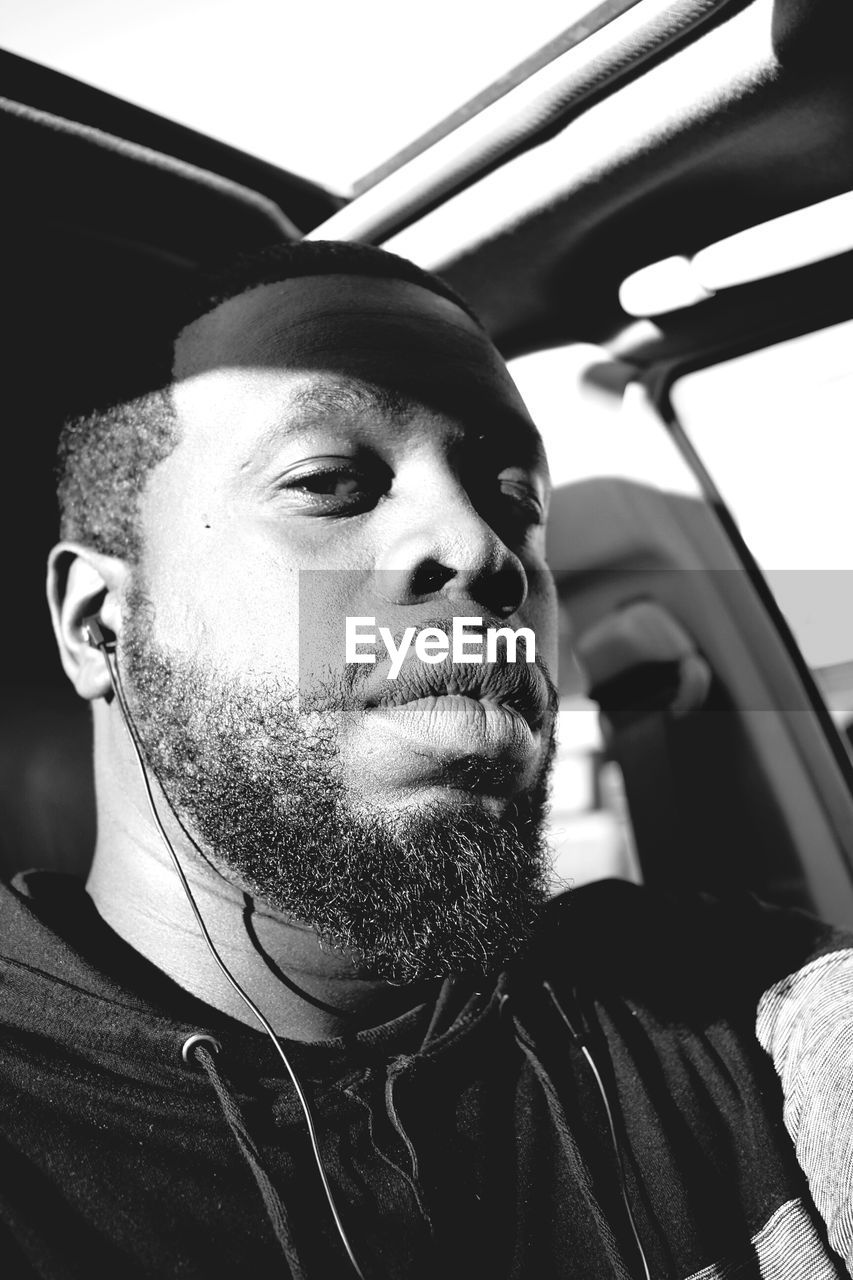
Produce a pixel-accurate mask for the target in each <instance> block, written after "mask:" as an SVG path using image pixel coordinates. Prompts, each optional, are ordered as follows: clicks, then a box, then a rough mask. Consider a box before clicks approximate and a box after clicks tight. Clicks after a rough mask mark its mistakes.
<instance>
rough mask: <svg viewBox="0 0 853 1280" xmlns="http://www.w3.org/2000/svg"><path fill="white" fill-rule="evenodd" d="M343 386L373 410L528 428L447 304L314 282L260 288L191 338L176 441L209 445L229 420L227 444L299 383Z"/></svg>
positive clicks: (498, 363)
mask: <svg viewBox="0 0 853 1280" xmlns="http://www.w3.org/2000/svg"><path fill="white" fill-rule="evenodd" d="M347 380H352V382H353V383H355V384H366V385H369V386H371V387H372V388H374V389H376V391H377V392H378V393H379V402H380V403H382V402H383V400H384V402H386V403H388V404H389V405H393V404H395V403H407V402H408V403H414V404H418V405H422V406H425V407H426V408H428V409H430V410H433V411H435V412H439V413H443V414H450V415H452V416H453V417H454V418H459V419H463V420H464V419H466V418H468V417H474V418H476V419H478V420H482V419H487V418H488V417H489V415H490V414H491V413H498V414H499V415H500V416H501V417H502V418H504V419H505V418H506V417H507V416H508V415H511V416H512V417H514V418H515V419H516V420H524V421H525V422H527V423H529V417H528V415H527V411H526V409H525V407H524V405H523V402H522V401H521V399H520V397H519V395H518V392H517V390H516V388H515V385H514V383H513V382H512V379H511V378H510V376H509V373H508V372H507V369H506V365H505V364H504V362H503V360H502V358H501V356H500V354H499V353H498V352H497V350H496V349H495V347H494V346H493V344H492V343H491V342H490V341H489V339H488V337H487V336H486V334H485V333H484V332H483V331H482V330H480V329H479V327H478V326H477V325H476V324H475V323H474V322H473V321H472V320H471V319H470V317H468V316H467V315H466V314H465V312H463V311H462V310H461V309H460V308H459V307H457V306H456V305H455V304H454V303H452V302H450V301H449V300H448V299H445V298H442V297H439V296H438V295H436V294H433V293H432V292H431V291H430V290H428V289H425V288H422V287H421V286H420V285H416V284H410V283H408V282H405V281H398V280H384V279H373V278H369V277H359V276H316V277H304V278H298V279H294V280H288V281H284V282H281V283H276V284H270V285H262V286H260V287H258V288H255V289H252V290H250V291H249V292H248V293H245V294H243V295H241V296H240V297H238V298H233V299H229V300H228V301H227V302H225V303H223V304H221V305H220V306H219V307H217V308H216V309H215V310H214V311H212V312H210V313H209V314H208V315H206V316H203V317H201V319H200V320H197V321H195V322H194V323H193V324H192V325H190V326H188V328H187V329H185V330H184V332H183V333H182V334H181V336H180V338H179V340H178V343H177V345H176V350H175V364H174V385H175V402H176V408H177V410H178V416H179V419H180V421H181V426H182V428H183V431H182V434H183V433H184V432H193V431H195V430H202V432H203V433H204V434H208V433H209V432H210V431H211V430H212V429H213V428H214V420H219V426H220V427H222V426H224V425H225V424H224V423H223V422H222V421H221V420H222V418H223V417H224V416H229V415H230V417H229V426H228V430H229V431H230V432H231V433H233V432H235V431H239V430H241V428H244V427H245V429H247V430H251V428H252V426H253V425H256V426H257V427H258V428H259V429H260V428H262V427H264V426H265V425H268V419H269V414H270V413H272V412H274V411H275V407H276V403H275V402H276V401H279V402H281V401H282V400H284V401H286V400H287V397H288V394H290V395H293V394H295V393H296V391H297V388H298V387H299V386H303V385H304V384H305V382H306V381H310V382H312V383H314V384H316V383H318V382H324V381H328V382H329V383H334V384H336V385H338V386H340V385H341V384H342V383H344V384H345V383H346V382H347ZM235 415H236V417H237V418H238V419H239V420H237V421H235Z"/></svg>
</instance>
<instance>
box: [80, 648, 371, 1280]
mask: <svg viewBox="0 0 853 1280" xmlns="http://www.w3.org/2000/svg"><path fill="white" fill-rule="evenodd" d="M98 648H100V649H101V651H102V653H103V655H104V657H105V659H106V663H107V668H108V670H109V673H110V679H111V680H112V684H113V688H114V689H115V693H116V699H117V701H118V704H119V708H120V710H121V714H122V719H123V721H124V724H125V728H126V729H127V734H128V737H129V738H130V741H131V744H132V746H133V749H134V752H135V754H136V759H137V762H138V764H139V768H140V770H141V773H142V780H143V783H144V784H145V794H146V796H147V799H148V805H149V808H150V810H151V816H152V817H153V819H154V822H155V824H156V826H157V830H158V831H159V833H160V835H161V837H162V839H163V842H164V843H165V845H166V848H167V849H168V851H169V855H170V857H171V860H172V865H173V866H174V869H175V871H176V873H177V875H178V879H179V880H180V882H181V886H182V888H183V891H184V893H185V895H186V898H187V901H188V903H189V905H190V908H191V910H192V913H193V915H194V917H195V921H196V924H197V925H198V927H199V930H200V932H201V935H202V937H203V938H204V941H205V943H206V944H207V948H208V950H209V951H210V953H211V955H212V956H213V959H214V960H215V962H216V964H217V965H218V967H219V969H220V971H221V972H222V974H223V976H224V977H225V978H226V979H227V981H228V982H229V983H230V985H231V986H232V988H233V989H234V991H235V992H236V993H237V995H238V996H239V997H240V999H241V1000H242V1001H243V1003H244V1004H245V1005H246V1007H247V1008H248V1009H249V1010H250V1012H251V1014H252V1016H253V1017H254V1018H255V1019H256V1021H258V1022H259V1023H260V1025H261V1026H262V1027H263V1029H264V1031H265V1032H266V1033H267V1035H268V1036H269V1038H270V1040H272V1043H273V1044H274V1045H275V1049H276V1052H277V1053H278V1056H279V1057H280V1058H281V1061H282V1063H283V1064H284V1068H285V1070H286V1071H287V1074H288V1076H289V1077H290V1080H291V1082H292V1084H293V1087H294V1089H295V1091H296V1096H297V1098H298V1099H299V1103H300V1105H301V1107H302V1112H303V1115H304V1117H305V1124H306V1127H307V1129H308V1136H309V1139H310V1141H311V1149H312V1151H313V1154H314V1161H315V1164H316V1166H317V1170H318V1172H319V1174H320V1179H321V1181H322V1184H323V1190H324V1192H325V1194H326V1199H327V1201H328V1204H329V1208H330V1210H331V1213H332V1217H333V1218H334V1221H335V1226H336V1227H337V1231H338V1235H339V1236H340V1239H341V1243H342V1244H343V1246H344V1249H345V1250H346V1253H347V1257H348V1258H349V1261H350V1263H351V1265H352V1268H353V1270H354V1272H355V1274H356V1275H357V1276H358V1278H359V1280H365V1278H364V1274H363V1272H362V1270H361V1267H360V1266H359V1265H358V1262H357V1260H356V1257H355V1254H354V1252H353V1249H352V1246H351V1244H350V1242H349V1238H348V1236H347V1233H346V1231H345V1229H344V1225H343V1222H342V1221H341V1217H340V1214H339V1212H338V1207H337V1205H336V1203H335V1197H334V1193H333V1191H332V1187H331V1184H330V1182H329V1179H328V1176H327V1174H326V1169H325V1166H324V1164H323V1158H322V1156H321V1154H320V1145H319V1142H318V1140H317V1131H316V1128H315V1125H314V1118H313V1116H312V1114H311V1107H310V1105H309V1102H308V1098H307V1097H306V1094H305V1091H304V1089H303V1087H302V1084H301V1083H300V1080H299V1077H298V1076H297V1074H296V1072H295V1070H294V1068H293V1066H292V1065H291V1063H290V1061H289V1059H288V1057H287V1054H286V1053H285V1052H284V1050H283V1049H282V1047H281V1044H280V1042H279V1039H278V1036H277V1035H276V1033H275V1031H274V1030H273V1028H272V1026H271V1025H270V1023H269V1021H268V1020H267V1018H266V1017H265V1016H264V1014H263V1013H262V1012H261V1010H260V1009H259V1008H258V1006H257V1005H256V1004H255V1002H254V1000H252V998H251V996H250V995H249V994H248V993H247V992H246V991H245V990H244V989H243V987H242V986H241V985H240V983H239V982H238V981H237V979H236V978H235V977H234V975H233V973H232V972H231V970H230V969H229V968H228V966H227V965H226V963H225V961H224V960H223V959H222V957H221V956H220V954H219V952H218V951H217V949H216V946H215V944H214V942H213V939H212V938H211V936H210V933H209V931H208V928H207V925H206V924H205V923H204V920H203V918H202V915H201V912H200V911H199V908H198V904H197V903H196V900H195V898H194V897H193V893H192V890H191V889H190V885H189V881H188V880H187V877H186V874H185V872H184V869H183V867H182V866H181V864H180V861H179V859H178V855H177V853H176V852H175V849H174V846H173V845H172V842H171V840H170V839H169V836H168V833H167V831H166V828H165V827H164V826H163V823H162V821H161V819H160V814H159V813H158V811H157V806H156V804H155V801H154V794H153V791H152V789H151V783H150V781H149V778H148V770H147V768H146V766H145V760H144V757H143V754H142V748H141V746H140V743H139V736H138V733H137V729H136V725H135V723H134V720H133V717H132V715H131V713H130V708H129V706H128V704H127V699H126V698H125V695H124V686H123V684H122V680H121V674H120V672H119V669H118V661H115V662H114V661H113V658H112V655H111V654H110V652H109V649H108V648H107V645H106V643H101V644H99V645H98ZM166 802H167V804H168V797H166Z"/></svg>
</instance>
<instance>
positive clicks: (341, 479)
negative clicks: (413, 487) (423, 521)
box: [278, 458, 390, 515]
mask: <svg viewBox="0 0 853 1280" xmlns="http://www.w3.org/2000/svg"><path fill="white" fill-rule="evenodd" d="M389 484H390V476H389V474H388V473H387V471H386V469H384V468H380V467H378V466H377V467H371V466H367V465H364V464H361V463H358V462H355V461H353V460H352V459H344V458H329V459H322V460H315V461H312V462H311V463H306V464H304V465H301V466H300V467H298V468H294V469H293V470H292V471H290V472H288V473H287V474H286V475H285V476H283V477H282V478H281V480H280V481H279V485H278V488H279V490H280V492H282V493H283V494H284V495H285V496H286V497H287V498H288V499H290V500H291V501H292V502H293V503H294V504H295V505H296V506H298V507H301V508H302V509H303V510H304V511H306V512H307V513H309V514H314V515H357V514H359V513H360V512H362V511H367V510H369V509H370V508H371V507H373V506H375V505H376V503H377V502H378V501H379V499H380V498H381V497H382V495H383V494H384V493H386V492H387V491H388V487H389Z"/></svg>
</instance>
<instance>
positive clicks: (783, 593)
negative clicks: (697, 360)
mask: <svg viewBox="0 0 853 1280" xmlns="http://www.w3.org/2000/svg"><path fill="white" fill-rule="evenodd" d="M670 398H671V403H672V406H673V408H674V410H675V413H676V416H677V419H678V421H679V423H680V425H681V426H682V428H683V429H684V431H685V432H686V434H687V436H688V438H689V440H690V442H691V444H692V445H693V446H694V447H695V449H696V451H697V453H698V454H699V457H700V458H701V460H702V463H703V465H704V466H705V467H706V468H707V471H708V473H709V475H710V478H711V480H712V482H713V484H714V485H715V486H716V488H717V489H718V491H719V494H720V497H721V499H722V501H723V502H724V504H725V505H726V507H727V508H728V510H729V512H730V513H731V515H732V517H733V518H734V520H735V522H736V524H737V526H738V528H739V531H740V533H741V535H742V536H743V538H744V541H745V542H746V543H747V545H748V547H749V549H750V551H751V553H752V555H753V556H754V557H755V559H756V561H757V563H758V564H759V566H760V567H761V569H762V571H763V572H764V575H765V578H766V580H767V582H768V584H769V585H770V587H771V589H772V591H773V593H774V595H775V598H776V601H777V603H778V604H779V607H780V609H781V610H782V612H783V614H784V615H785V618H786V620H787V622H788V624H789V626H790V628H791V630H792V632H793V634H794V636H795V638H796V640H797V642H798V644H799V646H800V649H801V651H802V653H803V655H804V656H805V659H806V661H807V662H808V664H809V666H810V668H811V669H812V671H813V672H814V675H815V677H816V681H817V684H818V687H819V688H820V689H821V691H822V693H823V696H824V698H825V700H826V702H827V705H828V706H829V709H830V711H831V712H832V714H833V717H834V719H835V721H836V723H837V724H838V725H839V726H840V727H841V728H845V727H846V726H847V725H849V724H850V722H851V720H853V534H851V528H850V511H851V503H850V494H851V468H850V461H851V457H853V450H851V439H853V321H847V322H845V323H843V324H836V325H833V326H831V327H829V328H826V329H822V330H819V331H816V332H814V333H809V334H805V335H802V336H799V337H795V338H791V339H788V340H786V341H783V342H779V343H776V344H774V345H772V346H768V347H766V348H763V349H761V350H757V351H751V352H748V353H746V354H743V355H739V356H737V357H736V358H734V359H729V360H724V361H721V362H720V363H718V364H714V365H712V366H710V367H708V368H704V369H699V370H696V371H694V372H691V373H688V374H685V375H684V376H682V377H680V378H679V379H678V380H677V381H676V382H675V383H674V384H673V386H672V388H671V390H670Z"/></svg>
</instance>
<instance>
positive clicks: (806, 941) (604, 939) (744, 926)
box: [530, 880, 853, 1013]
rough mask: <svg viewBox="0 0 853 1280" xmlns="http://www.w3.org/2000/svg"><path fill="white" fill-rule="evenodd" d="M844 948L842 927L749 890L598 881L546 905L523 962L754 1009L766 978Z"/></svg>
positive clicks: (850, 940) (632, 992)
mask: <svg viewBox="0 0 853 1280" xmlns="http://www.w3.org/2000/svg"><path fill="white" fill-rule="evenodd" d="M852 949H853V935H851V934H850V933H846V932H844V931H842V930H838V929H836V928H833V927H832V926H830V925H828V924H826V923H824V922H822V921H821V920H819V919H817V918H816V917H815V916H813V915H810V914H809V913H808V912H804V911H800V910H795V909H792V908H785V907H777V906H771V905H770V904H768V903H765V902H762V901H761V900H759V899H758V898H756V897H755V896H754V895H752V894H750V893H746V892H744V893H738V894H734V895H731V896H727V897H725V898H722V897H720V898H715V897H712V896H710V895H706V894H700V893H695V892H689V891H684V892H680V891H663V890H657V889H651V888H646V887H640V886H637V885H634V884H629V883H628V882H626V881H619V880H605V881H599V882H596V883H593V884H589V885H584V886H583V887H581V888H579V889H575V890H570V891H569V892H567V893H564V894H561V895H560V896H559V897H558V898H555V899H554V900H553V901H552V902H551V903H549V905H548V907H547V909H546V911H545V914H544V917H543V921H542V925H541V929H540V932H539V936H538V938H537V941H536V945H535V947H534V949H533V952H532V953H531V957H530V962H531V963H532V964H533V965H534V966H535V967H537V968H538V969H539V970H540V971H547V973H548V976H549V977H551V978H552V979H557V980H559V979H561V978H570V979H571V981H572V982H573V983H581V984H582V985H584V986H585V987H587V988H588V989H589V988H592V989H595V990H599V991H605V990H609V991H618V992H619V994H620V995H622V996H623V997H625V998H628V999H630V998H632V997H633V998H635V999H637V1000H640V1001H643V1002H645V1001H646V999H653V1000H654V1001H655V1002H657V1003H659V1004H660V1003H666V1002H667V1001H674V1002H677V1003H679V1004H681V1003H682V1002H684V1001H689V1002H690V1005H691V1007H693V1008H694V1009H696V1008H697V1007H698V1006H699V1005H700V1004H702V1003H703V1002H704V1003H705V1004H708V1003H709V1002H710V1004H711V1005H716V1004H718V1003H719V1002H720V1001H721V1000H724V1001H725V1002H726V1004H727V1006H729V1007H730V1006H732V1004H743V1006H744V1009H745V1010H749V1011H751V1012H752V1013H754V1011H755V1008H756V1006H757V1003H758V1001H759V999H760V998H761V996H762V995H763V994H764V992H765V991H767V990H768V989H770V988H772V987H773V986H774V984H776V983H779V982H782V981H785V980H787V979H789V978H790V977H791V976H792V975H795V974H797V973H798V972H799V971H800V970H803V969H804V968H805V967H807V966H810V965H813V964H814V963H815V962H817V961H819V960H820V959H821V958H822V957H825V956H829V955H837V956H841V955H846V954H849V953H851V950H852ZM708 1011H709V1012H712V1010H710V1009H709V1010H708Z"/></svg>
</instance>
